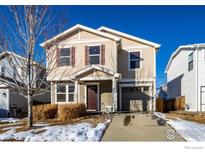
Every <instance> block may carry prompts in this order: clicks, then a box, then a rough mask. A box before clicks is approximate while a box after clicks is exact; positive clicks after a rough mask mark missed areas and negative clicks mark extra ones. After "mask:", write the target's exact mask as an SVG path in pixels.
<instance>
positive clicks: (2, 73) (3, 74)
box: [1, 66, 5, 77]
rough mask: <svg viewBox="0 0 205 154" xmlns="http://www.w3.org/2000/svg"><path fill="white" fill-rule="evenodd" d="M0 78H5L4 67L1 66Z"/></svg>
mask: <svg viewBox="0 0 205 154" xmlns="http://www.w3.org/2000/svg"><path fill="white" fill-rule="evenodd" d="M2 70H4V71H2ZM1 76H3V77H4V76H5V67H3V66H1Z"/></svg>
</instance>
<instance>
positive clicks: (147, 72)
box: [118, 47, 155, 80]
mask: <svg viewBox="0 0 205 154" xmlns="http://www.w3.org/2000/svg"><path fill="white" fill-rule="evenodd" d="M129 51H140V52H141V56H142V57H141V58H142V59H143V60H142V61H141V63H140V65H141V68H140V69H136V70H129ZM154 52H155V51H154V49H153V48H151V47H146V48H136V49H130V50H129V49H124V50H121V51H120V52H118V64H119V65H118V71H119V73H121V74H122V79H140V80H143V79H152V78H153V77H154V67H153V66H155V64H154V63H155V62H154Z"/></svg>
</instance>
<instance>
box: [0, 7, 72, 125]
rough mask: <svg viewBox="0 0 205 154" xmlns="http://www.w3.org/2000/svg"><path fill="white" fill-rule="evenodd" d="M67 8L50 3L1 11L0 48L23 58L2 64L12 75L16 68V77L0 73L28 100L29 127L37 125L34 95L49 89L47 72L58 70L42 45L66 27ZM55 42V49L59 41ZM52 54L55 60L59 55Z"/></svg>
mask: <svg viewBox="0 0 205 154" xmlns="http://www.w3.org/2000/svg"><path fill="white" fill-rule="evenodd" d="M65 11H66V10H63V8H61V7H59V8H58V9H56V8H55V7H48V6H7V7H2V9H1V11H0V20H1V23H0V51H1V52H4V51H12V52H15V53H16V54H18V55H21V56H22V57H23V59H22V58H19V57H18V56H17V57H16V56H14V55H13V54H11V55H10V57H12V58H13V60H10V61H9V64H8V63H6V64H2V66H3V67H4V69H5V71H7V72H8V73H10V74H12V72H13V71H14V70H12V69H11V68H15V73H16V78H10V79H8V78H6V77H5V76H0V81H1V83H3V84H5V85H6V86H8V87H9V88H11V89H13V90H14V91H15V92H16V93H18V94H19V95H22V96H24V97H25V98H26V99H27V102H28V127H29V128H30V127H32V124H33V120H32V98H33V97H35V96H37V95H39V94H42V93H45V92H47V90H48V89H49V86H50V84H49V83H48V82H46V75H48V74H49V73H50V72H51V71H52V70H53V69H55V66H53V65H48V66H50V67H51V66H52V68H47V69H46V58H47V54H46V52H45V51H44V50H43V49H42V48H40V46H39V44H40V43H41V42H44V41H45V40H47V39H49V38H51V37H53V36H55V35H56V34H58V33H59V32H61V31H63V30H64V28H65V26H66V23H67V21H68V20H67V17H66V16H67V14H66V12H65ZM52 43H53V44H52V46H53V48H54V46H55V42H52ZM56 46H57V43H56ZM49 56H50V59H51V58H52V57H53V58H54V57H55V54H54V53H53V54H50V55H49ZM51 61H52V60H51ZM18 69H20V71H18ZM22 74H24V75H22Z"/></svg>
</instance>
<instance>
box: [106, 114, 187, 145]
mask: <svg viewBox="0 0 205 154" xmlns="http://www.w3.org/2000/svg"><path fill="white" fill-rule="evenodd" d="M168 129H171V127H170V126H169V125H167V124H165V122H164V121H161V120H159V119H157V118H156V117H152V116H151V114H150V113H149V114H143V113H132V114H114V115H113V119H112V122H111V123H110V125H109V126H108V128H107V130H106V132H105V134H104V135H103V138H102V141H185V140H184V139H183V138H182V137H181V136H179V135H176V137H175V138H174V139H168V138H167V130H168Z"/></svg>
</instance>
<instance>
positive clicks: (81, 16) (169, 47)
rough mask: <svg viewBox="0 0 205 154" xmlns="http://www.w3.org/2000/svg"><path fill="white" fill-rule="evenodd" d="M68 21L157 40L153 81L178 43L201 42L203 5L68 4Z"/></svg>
mask: <svg viewBox="0 0 205 154" xmlns="http://www.w3.org/2000/svg"><path fill="white" fill-rule="evenodd" d="M58 9H68V17H69V25H68V26H72V25H74V24H77V23H79V24H83V25H87V26H90V27H92V28H98V27H100V26H101V25H103V26H107V27H110V28H114V29H116V30H119V31H122V32H126V33H128V34H132V35H135V36H137V37H141V38H144V39H147V40H150V41H153V42H156V43H159V44H161V45H162V46H161V48H160V50H159V52H158V53H157V85H160V84H162V83H163V82H165V80H166V75H165V74H164V70H165V67H166V64H167V61H168V60H169V57H170V55H171V53H172V52H174V51H175V49H176V48H177V47H178V46H179V45H182V44H193V43H203V42H205V20H204V19H205V6H68V7H63V8H58Z"/></svg>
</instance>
